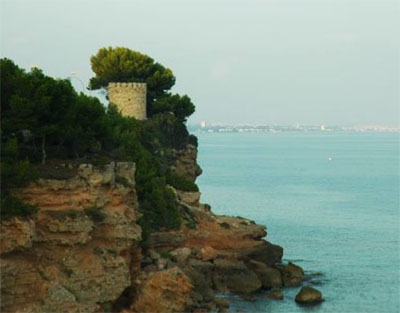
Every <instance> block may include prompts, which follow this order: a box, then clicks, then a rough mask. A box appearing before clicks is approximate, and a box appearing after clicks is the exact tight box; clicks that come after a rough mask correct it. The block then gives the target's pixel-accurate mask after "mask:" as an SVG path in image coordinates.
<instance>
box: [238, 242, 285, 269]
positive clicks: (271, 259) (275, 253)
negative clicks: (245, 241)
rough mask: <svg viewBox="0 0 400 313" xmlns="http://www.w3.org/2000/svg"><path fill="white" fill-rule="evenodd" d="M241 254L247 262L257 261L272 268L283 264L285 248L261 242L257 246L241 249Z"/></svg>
mask: <svg viewBox="0 0 400 313" xmlns="http://www.w3.org/2000/svg"><path fill="white" fill-rule="evenodd" d="M239 254H240V257H241V258H243V259H245V260H255V261H258V262H262V263H265V264H267V265H269V266H272V265H274V264H275V263H279V262H281V260H282V256H283V248H282V247H280V246H278V245H274V244H272V243H270V242H268V241H260V242H259V244H258V245H256V246H253V247H250V248H244V249H241V250H240V251H239Z"/></svg>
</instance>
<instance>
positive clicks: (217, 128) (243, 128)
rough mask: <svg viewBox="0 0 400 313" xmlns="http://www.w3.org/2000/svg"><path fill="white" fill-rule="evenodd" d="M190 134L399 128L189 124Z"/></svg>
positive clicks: (398, 128) (395, 129)
mask: <svg viewBox="0 0 400 313" xmlns="http://www.w3.org/2000/svg"><path fill="white" fill-rule="evenodd" d="M188 128H189V129H190V131H192V132H209V133H280V132H400V126H380V125H372V126H371V125H368V126H328V125H299V124H296V125H228V124H208V123H207V122H206V121H202V122H201V123H200V124H191V125H190V124H189V125H188Z"/></svg>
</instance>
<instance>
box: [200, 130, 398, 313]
mask: <svg viewBox="0 0 400 313" xmlns="http://www.w3.org/2000/svg"><path fill="white" fill-rule="evenodd" d="M195 135H196V136H197V137H198V139H199V154H198V163H199V164H200V166H201V167H202V169H203V174H202V175H201V176H200V177H199V178H198V180H197V183H198V185H199V187H200V190H201V192H202V196H201V201H202V202H203V203H208V204H210V205H211V207H212V210H213V212H215V213H216V214H221V215H229V216H242V217H246V218H248V219H251V220H254V221H255V222H256V223H258V224H263V225H266V226H267V232H268V234H267V237H266V238H265V239H266V240H268V241H270V242H272V243H274V244H278V245H280V246H282V247H283V248H284V256H283V261H284V262H288V261H292V262H294V263H295V264H297V265H299V266H301V267H302V268H303V269H304V270H305V274H306V276H307V281H306V282H305V283H304V284H306V285H307V284H309V285H312V286H314V287H315V288H316V289H318V290H320V291H321V292H322V294H323V297H324V299H325V301H324V302H323V303H321V304H318V305H315V306H306V307H304V306H300V305H298V304H296V303H295V301H294V298H295V296H296V294H297V293H298V291H299V290H300V287H293V288H285V289H284V299H283V300H271V299H268V298H267V297H266V291H261V292H259V293H258V294H257V298H256V300H255V301H251V302H248V301H244V300H243V299H242V298H241V297H239V296H234V295H221V296H223V297H226V298H227V299H228V300H229V301H230V302H231V307H230V308H229V311H230V312H269V313H279V312H285V313H291V312H293V313H296V312H298V313H300V312H301V313H303V312H316V313H325V312H329V313H336V312H337V313H366V312H371V313H372V312H373V313H378V312H380V313H384V312H388V313H395V312H400V300H399V299H400V241H399V239H400V220H399V217H400V205H399V201H400V200H399V198H400V195H399V193H400V186H399V182H400V169H399V167H400V165H399V162H400V161H399V160H400V158H399V151H400V140H399V133H398V132H394V133H393V132H387V133H385V132H350V131H349V132H346V131H335V132H323V131H315V132H280V133H240V132H232V133H218V132H214V133H209V132H196V133H195Z"/></svg>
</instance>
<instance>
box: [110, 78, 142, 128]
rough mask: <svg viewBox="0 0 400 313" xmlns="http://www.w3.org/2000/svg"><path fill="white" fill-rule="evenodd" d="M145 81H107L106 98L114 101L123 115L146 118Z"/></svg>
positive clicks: (139, 118) (140, 118)
mask: <svg viewBox="0 0 400 313" xmlns="http://www.w3.org/2000/svg"><path fill="white" fill-rule="evenodd" d="M146 93H147V85H146V84H145V83H109V84H108V98H109V101H110V103H114V104H115V105H116V106H117V107H118V109H119V110H120V111H121V114H122V115H123V116H131V117H135V118H136V119H138V120H144V119H146Z"/></svg>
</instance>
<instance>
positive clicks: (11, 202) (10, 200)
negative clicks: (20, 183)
mask: <svg viewBox="0 0 400 313" xmlns="http://www.w3.org/2000/svg"><path fill="white" fill-rule="evenodd" d="M0 209H1V218H2V219H8V218H11V217H14V216H17V217H28V216H30V215H33V214H36V213H37V212H38V211H39V208H38V207H37V206H34V205H31V204H29V203H24V202H22V201H21V200H19V199H17V198H15V197H12V196H10V195H2V197H1V205H0Z"/></svg>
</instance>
